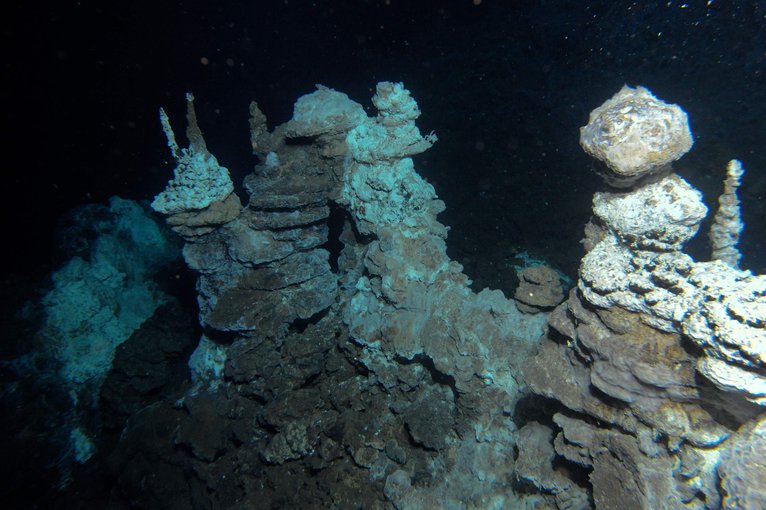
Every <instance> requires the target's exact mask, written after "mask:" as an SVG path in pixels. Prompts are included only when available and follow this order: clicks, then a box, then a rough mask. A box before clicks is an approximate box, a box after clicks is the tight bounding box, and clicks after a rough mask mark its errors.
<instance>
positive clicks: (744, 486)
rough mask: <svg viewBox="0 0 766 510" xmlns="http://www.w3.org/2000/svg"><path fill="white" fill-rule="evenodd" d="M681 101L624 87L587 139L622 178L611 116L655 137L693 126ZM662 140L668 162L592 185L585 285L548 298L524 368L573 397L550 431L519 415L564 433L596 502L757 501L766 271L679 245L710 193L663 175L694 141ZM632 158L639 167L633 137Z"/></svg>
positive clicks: (542, 390)
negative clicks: (707, 258)
mask: <svg viewBox="0 0 766 510" xmlns="http://www.w3.org/2000/svg"><path fill="white" fill-rule="evenodd" d="M624 94H626V89H623V91H621V92H620V94H619V95H618V96H623V95H624ZM638 95H640V96H641V97H643V98H645V97H648V96H650V94H649V93H648V91H646V90H645V89H639V92H638ZM652 97H653V96H652ZM675 109H678V107H675V106H669V105H666V104H664V103H659V102H655V101H649V102H647V103H646V105H645V107H644V110H642V111H639V112H636V110H635V108H634V107H633V106H632V105H631V104H630V101H628V102H627V103H626V102H625V101H624V100H619V101H617V100H615V98H613V99H612V100H610V101H607V103H605V104H604V105H603V106H602V107H600V108H598V109H596V110H595V111H594V113H593V114H592V115H591V123H590V124H589V125H588V126H587V127H585V128H583V130H582V137H583V139H582V144H583V146H585V147H586V150H587V151H588V152H589V153H591V154H596V155H598V154H611V156H610V157H613V158H616V159H617V160H616V161H613V162H612V163H611V164H610V165H609V166H608V170H606V171H607V172H612V173H613V174H614V175H608V176H607V178H606V180H607V182H610V183H613V184H614V183H616V182H619V184H620V185H621V186H624V185H625V184H626V182H625V181H624V180H621V179H622V174H623V173H624V172H623V171H622V170H621V169H622V168H623V167H625V164H623V162H622V161H620V158H621V157H623V156H622V155H618V156H615V151H614V150H613V147H612V142H611V141H610V136H611V134H612V133H613V132H614V130H615V128H613V127H610V126H606V125H605V122H604V119H605V118H606V119H611V118H621V117H620V116H621V115H623V114H630V115H637V116H638V117H637V118H628V119H623V122H622V123H620V127H619V129H618V131H620V132H624V133H633V135H632V138H634V139H636V140H639V139H640V140H645V139H649V140H651V139H653V137H655V135H656V134H657V133H666V132H667V133H672V132H674V131H681V132H682V131H684V129H685V128H686V129H688V125H687V124H686V118H685V115H669V114H668V113H667V112H669V111H675ZM673 118H675V119H676V120H677V126H674V125H673V120H672V119H673ZM602 131H605V133H601V132H602ZM644 132H646V137H644V136H643V133H644ZM594 133H595V134H594ZM661 138H663V139H664V138H665V136H664V135H663V137H661ZM672 140H673V137H669V138H668V139H667V140H666V141H665V142H663V143H668V144H672V143H673V142H672ZM641 143H642V144H643V143H644V142H641ZM599 145H603V147H600V146H599ZM682 145H683V146H685V147H686V148H687V149H688V145H689V144H685V143H684V144H682ZM640 150H644V149H640ZM640 150H639V152H640ZM618 152H619V151H618ZM655 152H656V153H657V154H659V153H663V154H665V153H667V154H668V155H669V156H668V158H663V160H662V162H661V165H662V166H663V170H662V171H661V172H652V171H649V173H648V175H649V176H652V178H649V179H648V180H646V179H644V180H643V181H642V182H641V184H639V185H637V186H636V187H634V188H633V189H627V190H620V191H607V192H601V193H597V194H596V196H595V197H594V200H593V213H594V216H593V218H592V220H591V222H590V223H589V225H588V226H587V227H586V241H585V246H586V249H587V251H588V253H587V254H586V256H585V257H584V258H583V260H582V263H581V266H580V275H579V276H580V278H579V282H578V287H577V289H576V290H573V291H572V292H571V293H570V296H569V299H568V300H567V301H566V302H565V303H564V304H562V305H561V306H559V307H558V308H557V309H556V310H555V311H554V312H553V314H552V316H551V319H550V322H549V325H550V330H549V332H548V333H547V334H546V335H544V337H543V338H542V339H541V344H540V350H539V352H538V354H537V355H536V357H535V358H534V359H533V360H532V362H531V363H529V364H528V365H527V366H525V368H524V375H525V380H526V381H527V382H528V383H529V385H530V387H531V388H532V390H533V391H534V392H535V393H537V394H538V395H542V396H545V397H548V398H550V399H553V400H555V401H557V402H558V403H560V404H561V406H562V407H561V408H560V409H559V410H558V412H556V414H555V415H554V416H553V422H554V424H555V425H554V426H553V427H549V428H547V430H548V432H547V434H548V435H546V434H544V433H540V432H539V431H537V432H535V433H534V434H533V433H532V432H531V431H530V432H525V431H524V429H522V433H524V435H523V436H522V437H527V438H528V437H533V436H534V437H536V438H537V439H533V440H530V439H528V440H527V442H526V446H527V447H528V448H537V447H539V444H540V442H546V443H548V442H549V441H550V438H552V437H553V438H554V440H553V447H554V448H555V452H556V455H557V456H558V458H560V459H566V461H568V462H571V463H573V464H574V465H576V466H580V467H582V468H585V469H586V470H587V472H588V474H589V475H588V476H589V479H590V482H591V484H592V497H593V504H594V505H595V507H596V508H599V509H608V508H621V509H625V508H636V509H639V508H668V509H670V508H673V509H677V508H719V507H724V508H760V507H762V505H763V498H764V493H765V492H766V488H765V487H766V484H764V480H766V469H764V468H763V465H762V463H759V462H760V461H758V456H759V453H758V452H759V451H761V449H762V448H763V445H764V437H763V435H762V434H760V433H759V432H754V431H756V430H760V428H761V427H762V423H763V420H764V419H766V413H765V412H764V408H763V407H762V406H763V405H764V404H766V399H764V396H766V393H764V390H766V386H765V385H764V383H765V382H766V356H765V355H766V277H765V276H755V275H752V274H751V273H750V272H748V271H740V270H738V269H735V268H734V267H731V266H730V265H726V264H724V263H723V262H721V261H718V260H715V261H712V262H696V261H694V260H693V259H692V258H691V257H689V256H688V255H686V254H684V253H683V252H682V251H681V249H682V247H683V244H684V243H685V242H686V241H688V240H689V239H690V238H691V237H692V236H693V235H695V234H696V232H697V230H698V227H699V224H700V222H701V221H702V219H703V218H704V217H705V214H706V212H707V209H706V208H705V206H704V205H703V203H702V200H701V198H702V197H701V194H700V193H699V192H697V191H696V190H695V189H694V188H693V187H691V186H690V185H689V184H688V183H687V182H686V181H684V180H683V179H682V178H681V177H679V176H677V175H675V174H673V173H668V172H670V168H669V167H668V165H669V162H670V161H669V160H672V159H673V158H677V157H680V155H681V154H682V153H683V150H681V151H677V150H675V149H673V148H672V147H668V148H667V150H666V148H665V147H663V146H662V145H661V144H660V145H658V146H657V147H656V148H655V149H654V152H652V151H648V152H646V154H644V155H643V156H641V155H639V157H638V159H641V158H646V159H647V160H653V159H654V155H653V154H654V153H655ZM670 155H672V157H671V156H670ZM625 159H626V160H627V161H628V163H627V166H636V165H633V164H632V162H634V161H636V155H635V154H634V153H633V152H632V151H631V152H630V153H629V154H627V155H625ZM638 166H640V165H638ZM602 171H604V170H603V167H602ZM727 200H728V202H729V203H731V202H732V199H731V198H728V199H727ZM730 216H737V217H738V214H737V215H734V214H730ZM730 244H731V243H730ZM528 427H534V428H535V430H536V429H538V428H539V427H540V425H539V424H530V425H528ZM525 428H526V427H525ZM744 443H747V444H748V446H744ZM544 448H547V447H544ZM734 451H736V453H733V452H734ZM745 465H747V466H748V467H747V468H745V467H744V466H745ZM743 470H745V471H747V472H746V473H745V471H743ZM538 471H539V472H535V473H534V474H535V476H536V478H534V479H535V485H536V486H537V487H538V488H539V489H540V490H542V491H544V492H549V493H551V494H556V490H561V489H562V487H564V486H562V485H561V484H560V481H559V480H558V478H557V477H559V478H560V476H559V475H558V473H555V472H553V471H552V470H550V469H549V468H548V470H547V471H545V470H542V471H540V470H538ZM732 472H737V473H738V474H737V475H730V474H729V473H732ZM519 476H521V477H527V478H529V476H530V475H529V473H528V472H527V471H523V470H522V471H521V472H520V473H519ZM718 478H721V479H725V480H726V482H725V484H723V486H722V487H723V490H719V487H718V482H717V480H718ZM559 507H561V505H559Z"/></svg>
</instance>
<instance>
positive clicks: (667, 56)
mask: <svg viewBox="0 0 766 510" xmlns="http://www.w3.org/2000/svg"><path fill="white" fill-rule="evenodd" d="M476 3H478V5H475V4H476ZM765 16H766V2H758V1H742V2H722V1H721V2H719V1H691V2H676V1H670V2H668V1H662V2H651V1H650V2H623V1H598V2H580V1H567V0H563V1H524V2H510V1H499V0H484V1H482V2H472V1H471V0H465V1H463V0H452V1H450V2H443V1H403V0H355V1H353V2H329V1H296V0H290V1H258V2H218V3H216V4H215V5H213V4H211V3H210V2H177V1H168V2H147V1H137V2H108V3H104V2H95V1H80V2H73V1H59V2H52V3H50V4H48V5H46V4H45V3H42V4H27V3H22V2H14V6H13V7H12V8H11V10H10V13H8V14H7V15H6V16H5V17H4V21H3V25H4V27H3V31H2V35H3V42H4V47H5V48H6V49H7V52H6V54H5V58H4V59H3V62H2V65H3V76H4V81H5V82H6V87H5V88H6V94H5V99H6V104H5V113H4V115H3V116H2V118H3V130H4V132H3V139H4V140H5V156H6V157H5V161H4V166H5V184H6V187H5V189H6V197H5V200H4V201H3V211H2V221H3V232H5V235H6V238H7V239H9V240H10V242H11V244H12V245H13V246H15V247H16V251H17V253H23V257H19V258H18V259H17V260H16V261H15V262H14V264H13V266H12V267H10V268H9V269H10V270H11V271H13V272H25V273H26V272H38V271H39V268H40V266H41V265H42V264H45V263H48V262H50V261H51V253H52V250H51V247H52V246H51V239H52V237H53V236H52V234H53V227H54V226H55V224H56V219H57V218H58V217H59V216H60V215H61V214H62V213H63V212H64V211H66V210H68V209H70V208H72V207H74V206H77V205H79V204H81V203H84V202H89V201H96V202H105V201H106V199H107V198H108V197H109V196H112V195H119V196H122V197H125V198H135V199H150V198H151V197H153V196H154V194H156V193H157V192H158V191H159V190H161V189H162V188H163V187H164V184H165V182H166V181H167V179H168V178H170V176H171V175H172V161H171V160H170V158H169V154H168V151H167V148H166V145H165V140H164V137H163V134H162V131H161V129H160V124H159V122H158V121H157V110H158V108H159V107H160V106H165V108H166V109H167V110H168V112H169V113H170V115H171V119H172V120H174V121H175V122H176V125H177V126H179V128H178V129H180V126H182V122H183V111H184V110H183V109H184V99H183V98H184V92H186V91H187V90H191V91H193V92H194V93H195V96H196V98H197V101H196V104H197V109H198V113H199V118H200V123H201V126H202V129H203V131H204V133H205V136H206V138H207V140H208V145H209V147H210V149H211V150H212V152H213V153H214V154H215V155H216V156H217V157H218V159H219V160H220V161H221V163H222V164H223V165H225V166H227V167H228V168H229V169H230V170H231V171H232V173H233V177H234V180H235V182H237V183H238V182H241V179H242V177H244V175H246V174H247V173H249V172H250V169H251V168H252V166H253V164H254V160H253V158H252V156H251V155H250V151H249V145H248V127H247V118H248V111H247V105H248V102H249V101H250V100H251V99H255V100H257V101H258V102H259V104H260V106H261V108H262V109H263V111H264V112H265V113H266V115H267V116H268V118H269V121H270V123H272V124H278V123H282V122H284V121H286V120H288V118H289V117H290V114H291V108H292V104H293V102H294V101H295V100H296V99H297V98H298V97H299V96H300V95H302V94H306V93H309V92H311V91H312V90H313V88H314V84H315V83H321V84H324V85H326V86H329V87H332V88H335V89H337V90H340V91H343V92H345V93H347V94H349V96H350V97H351V98H352V99H354V100H356V101H358V102H360V103H362V104H364V105H369V104H370V103H369V99H370V97H371V95H372V93H373V90H374V86H375V83H376V82H378V81H382V80H390V81H403V82H404V84H405V86H407V87H408V88H409V89H410V90H411V91H412V94H413V96H414V97H415V98H416V100H417V101H418V103H419V104H420V107H421V110H422V112H423V115H422V117H421V119H420V120H419V123H418V124H419V126H420V128H421V130H422V131H425V132H428V131H431V130H434V131H435V132H436V133H437V135H438V136H439V142H438V143H437V144H436V145H435V146H434V147H433V148H432V149H431V150H429V151H428V152H427V153H425V154H423V155H421V156H418V158H417V161H416V168H417V169H418V171H419V172H420V173H421V174H422V175H424V176H425V177H426V178H427V179H428V180H429V181H430V182H432V183H433V184H434V185H435V186H436V189H437V192H438V193H439V195H440V197H441V198H442V199H444V200H445V201H446V204H447V211H446V212H445V213H443V215H442V216H441V219H442V221H443V222H444V223H446V224H447V225H450V226H451V227H452V230H451V234H450V239H449V246H450V253H451V255H452V256H453V258H456V259H458V260H459V261H461V262H462V263H464V265H465V266H466V271H467V272H468V273H469V274H470V275H471V276H472V277H473V278H474V279H475V280H477V286H479V287H483V286H495V287H497V286H502V285H499V284H498V281H497V278H498V276H497V275H498V266H500V267H501V268H503V267H505V266H507V263H508V258H509V257H513V255H514V253H517V252H521V251H527V252H529V254H530V255H532V256H535V257H540V258H544V259H547V260H549V261H550V262H551V263H553V264H554V265H556V266H557V267H559V268H560V269H562V270H564V271H565V272H566V273H568V274H570V275H574V274H575V271H576V267H577V263H578V261H579V258H580V255H581V250H580V248H579V244H578V241H579V239H580V237H581V233H582V226H583V224H584V223H585V222H586V221H587V219H588V216H589V208H590V200H591V197H592V194H593V192H594V191H596V190H598V189H600V188H601V187H602V185H601V183H600V181H599V180H598V179H597V178H596V177H595V176H593V175H592V174H591V172H590V171H589V167H590V161H589V159H588V157H587V156H586V155H585V154H584V153H583V152H582V150H581V149H580V148H579V145H578V128H579V127H580V126H582V125H584V124H585V123H586V121H587V115H588V112H589V111H590V110H592V109H593V108H594V107H596V106H598V105H599V104H601V103H602V102H603V101H604V100H606V99H607V98H609V97H610V96H611V95H612V94H614V93H615V92H616V91H617V90H619V88H620V87H621V86H622V85H623V84H626V83H627V84H629V85H644V86H647V87H648V88H649V89H650V90H652V91H653V92H654V93H655V94H656V95H657V96H658V97H660V98H661V99H664V100H666V101H668V102H674V103H678V104H680V105H681V106H682V107H683V108H684V109H685V110H686V111H687V112H688V113H689V116H690V119H691V124H692V130H693V132H694V135H695V147H694V148H693V150H692V152H691V153H690V154H688V155H687V156H686V157H685V158H683V160H682V161H681V162H680V163H679V164H678V166H677V168H678V171H679V172H680V173H681V174H682V175H683V176H684V177H686V178H687V179H689V180H690V181H691V183H692V184H693V185H694V186H696V187H697V188H699V189H700V190H701V191H703V193H704V194H705V198H706V201H707V203H708V204H709V205H712V206H714V207H715V205H716V198H717V195H718V193H719V192H720V189H721V180H722V178H723V175H724V171H725V165H726V162H727V161H728V160H729V159H730V158H734V157H737V158H740V159H741V160H742V161H743V163H744V166H745V168H746V169H747V174H746V175H745V178H744V184H743V187H742V189H741V191H740V195H741V199H742V202H743V211H744V216H745V221H746V223H747V227H746V230H745V233H744V236H743V239H742V251H743V252H744V259H743V266H744V267H747V268H751V269H753V270H754V271H756V272H761V273H762V272H764V270H766V255H764V243H765V242H766V228H764V226H763V222H762V220H760V218H763V217H764V214H765V213H766V206H764V203H766V202H765V201H764V198H765V197H766V154H765V153H766V151H764V150H763V142H764V139H766V129H764V123H763V119H764V118H766V87H764V81H765V79H764V70H765V67H764V65H765V62H766V56H765V54H764V53H765V52H766V29H765V26H766V18H765ZM700 237H701V239H700V240H698V242H697V243H696V246H692V251H695V250H696V252H695V253H694V254H695V255H698V257H699V258H704V257H705V256H706V255H707V247H706V246H705V244H706V240H705V239H704V236H700ZM501 278H502V277H501Z"/></svg>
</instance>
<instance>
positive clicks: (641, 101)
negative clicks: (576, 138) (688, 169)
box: [580, 85, 694, 188]
mask: <svg viewBox="0 0 766 510" xmlns="http://www.w3.org/2000/svg"><path fill="white" fill-rule="evenodd" d="M693 143H694V142H693V140H692V134H691V129H690V128H689V119H688V118H687V116H686V112H684V111H683V110H682V109H681V108H680V107H679V106H677V105H672V104H668V103H665V102H664V101H660V100H659V99H657V98H656V97H654V95H653V94H652V93H651V92H649V90H647V89H645V88H644V87H636V88H631V87H628V86H627V85H626V86H624V87H623V88H622V89H621V90H620V91H619V92H618V93H617V94H615V95H614V96H612V98H611V99H609V100H608V101H606V102H605V103H604V104H603V105H601V106H599V107H598V108H596V109H595V110H593V111H592V112H591V114H590V118H589V119H588V124H587V125H586V126H584V127H582V128H580V145H581V146H582V148H583V149H584V150H585V152H587V153H588V154H590V155H591V156H593V157H594V158H596V159H597V160H599V161H601V162H602V163H604V164H605V168H603V169H602V171H601V172H600V173H601V174H602V176H603V177H604V179H605V180H606V182H608V183H609V184H611V185H612V186H615V187H618V188H625V187H629V186H632V185H633V184H634V183H636V182H637V181H638V180H639V179H641V178H642V177H645V176H647V175H650V174H656V173H661V172H664V171H666V169H667V166H668V165H670V164H671V163H672V162H673V161H676V160H677V159H680V158H681V156H683V155H684V154H686V153H687V152H688V151H689V149H691V147H692V144H693Z"/></svg>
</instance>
